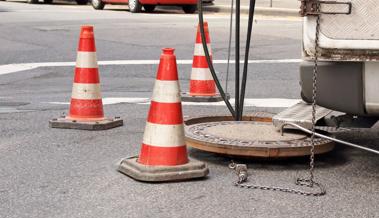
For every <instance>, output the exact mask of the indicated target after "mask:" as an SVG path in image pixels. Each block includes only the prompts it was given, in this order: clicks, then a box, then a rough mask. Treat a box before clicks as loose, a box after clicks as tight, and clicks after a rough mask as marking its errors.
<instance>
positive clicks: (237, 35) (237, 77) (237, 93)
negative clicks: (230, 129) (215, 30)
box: [234, 0, 241, 121]
mask: <svg viewBox="0 0 379 218" xmlns="http://www.w3.org/2000/svg"><path fill="white" fill-rule="evenodd" d="M240 10H241V2H240V0H236V27H235V31H236V32H235V39H234V40H235V60H236V63H235V110H236V120H237V121H240V120H241V118H240V106H239V104H240V100H239V99H240Z"/></svg>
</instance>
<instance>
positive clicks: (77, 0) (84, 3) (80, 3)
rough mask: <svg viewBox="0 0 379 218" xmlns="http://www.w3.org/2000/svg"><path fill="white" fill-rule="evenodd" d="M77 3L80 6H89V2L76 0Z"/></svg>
mask: <svg viewBox="0 0 379 218" xmlns="http://www.w3.org/2000/svg"><path fill="white" fill-rule="evenodd" d="M76 3H77V4H78V5H86V4H88V0H76Z"/></svg>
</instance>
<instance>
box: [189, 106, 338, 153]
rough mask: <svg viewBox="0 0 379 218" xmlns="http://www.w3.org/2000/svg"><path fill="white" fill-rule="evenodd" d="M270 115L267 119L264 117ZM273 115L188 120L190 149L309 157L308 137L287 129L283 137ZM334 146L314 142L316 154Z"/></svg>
mask: <svg viewBox="0 0 379 218" xmlns="http://www.w3.org/2000/svg"><path fill="white" fill-rule="evenodd" d="M262 115H267V116H262ZM271 118H272V115H271V114H262V113H255V114H253V115H252V116H246V117H244V120H245V121H241V122H236V121H232V119H231V117H222V116H219V117H204V118H194V119H190V120H187V121H186V128H185V130H186V142H187V145H188V146H191V147H194V148H197V149H200V150H204V151H210V152H215V153H221V154H228V155H237V156H251V157H294V156H305V155H309V153H310V148H311V142H310V138H309V137H308V135H306V134H304V133H303V132H301V131H297V130H286V132H285V133H284V135H283V136H282V135H281V134H280V133H279V132H278V131H277V130H276V129H275V127H274V126H273V125H272V120H271ZM333 147H334V144H333V143H332V142H331V141H329V140H326V139H322V138H316V139H315V153H316V154H321V153H325V152H328V151H330V150H332V149H333Z"/></svg>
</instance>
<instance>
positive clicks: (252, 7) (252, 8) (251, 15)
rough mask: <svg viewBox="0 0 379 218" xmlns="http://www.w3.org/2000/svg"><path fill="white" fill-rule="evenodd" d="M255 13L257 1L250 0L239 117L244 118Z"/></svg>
mask: <svg viewBox="0 0 379 218" xmlns="http://www.w3.org/2000/svg"><path fill="white" fill-rule="evenodd" d="M254 11H255V0H250V6H249V20H248V25H247V36H246V48H245V60H244V63H243V73H242V82H241V97H240V108H239V109H240V110H239V113H240V114H239V117H242V115H243V105H244V101H245V90H246V80H247V67H248V65H249V51H250V41H251V32H252V29H253V20H254Z"/></svg>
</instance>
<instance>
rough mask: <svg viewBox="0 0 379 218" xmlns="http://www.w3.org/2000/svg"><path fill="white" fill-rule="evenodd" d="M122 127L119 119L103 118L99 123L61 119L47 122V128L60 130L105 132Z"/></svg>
mask: <svg viewBox="0 0 379 218" xmlns="http://www.w3.org/2000/svg"><path fill="white" fill-rule="evenodd" d="M122 125H124V122H123V120H122V119H121V118H119V117H116V118H105V119H104V120H101V121H78V120H70V119H66V118H64V117H61V118H56V119H52V120H50V121H49V126H50V127H51V128H61V129H81V130H106V129H111V128H115V127H118V126H122Z"/></svg>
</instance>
